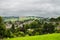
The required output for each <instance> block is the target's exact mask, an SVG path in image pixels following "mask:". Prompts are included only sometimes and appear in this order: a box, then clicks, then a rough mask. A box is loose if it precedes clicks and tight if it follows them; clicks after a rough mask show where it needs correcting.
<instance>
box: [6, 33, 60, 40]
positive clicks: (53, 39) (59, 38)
mask: <svg viewBox="0 0 60 40" xmlns="http://www.w3.org/2000/svg"><path fill="white" fill-rule="evenodd" d="M6 40H60V33H54V34H45V35H38V36H27V37H17V38H10V39H6Z"/></svg>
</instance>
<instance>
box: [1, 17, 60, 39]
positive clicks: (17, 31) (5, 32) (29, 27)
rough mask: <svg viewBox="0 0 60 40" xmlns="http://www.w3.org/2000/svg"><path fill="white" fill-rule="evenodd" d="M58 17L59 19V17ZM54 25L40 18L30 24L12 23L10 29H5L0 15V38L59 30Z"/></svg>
mask: <svg viewBox="0 0 60 40" xmlns="http://www.w3.org/2000/svg"><path fill="white" fill-rule="evenodd" d="M58 19H59V20H60V18H58ZM50 20H55V19H50ZM56 25H59V23H56ZM56 25H54V24H53V23H47V22H46V23H42V22H40V20H34V21H33V22H32V23H30V24H28V23H27V24H24V25H23V27H18V26H17V27H15V25H14V24H12V27H11V28H10V29H6V26H5V24H4V22H3V19H2V17H0V38H12V37H24V36H34V35H42V34H48V33H55V32H59V30H57V29H56V28H57V26H56Z"/></svg>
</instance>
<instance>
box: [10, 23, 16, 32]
mask: <svg viewBox="0 0 60 40" xmlns="http://www.w3.org/2000/svg"><path fill="white" fill-rule="evenodd" d="M11 32H12V33H14V32H15V25H14V24H12V27H11Z"/></svg>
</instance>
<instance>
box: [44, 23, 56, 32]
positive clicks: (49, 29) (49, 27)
mask: <svg viewBox="0 0 60 40" xmlns="http://www.w3.org/2000/svg"><path fill="white" fill-rule="evenodd" d="M54 32H55V26H54V25H53V24H51V23H49V24H48V23H45V24H44V26H43V33H54Z"/></svg>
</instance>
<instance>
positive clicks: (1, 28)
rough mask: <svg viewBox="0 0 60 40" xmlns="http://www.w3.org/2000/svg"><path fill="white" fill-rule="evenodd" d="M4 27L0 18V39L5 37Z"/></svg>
mask: <svg viewBox="0 0 60 40" xmlns="http://www.w3.org/2000/svg"><path fill="white" fill-rule="evenodd" d="M5 31H6V27H5V25H4V23H3V18H2V17H1V16H0V38H3V37H4V35H5Z"/></svg>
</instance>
